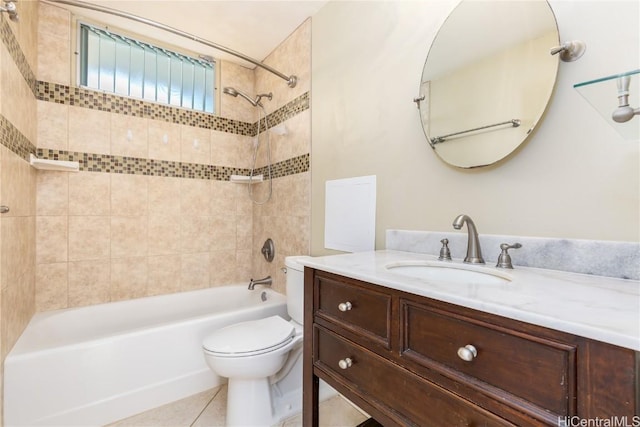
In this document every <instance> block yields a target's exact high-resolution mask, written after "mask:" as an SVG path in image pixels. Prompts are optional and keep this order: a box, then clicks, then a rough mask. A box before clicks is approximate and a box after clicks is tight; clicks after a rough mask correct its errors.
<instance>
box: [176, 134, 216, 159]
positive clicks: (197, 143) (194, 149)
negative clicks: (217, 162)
mask: <svg viewBox="0 0 640 427" xmlns="http://www.w3.org/2000/svg"><path fill="white" fill-rule="evenodd" d="M210 157H211V131H210V130H209V129H203V128H197V127H193V126H186V125H182V126H181V155H180V158H181V159H182V161H183V162H186V163H199V164H205V165H206V164H209V160H210Z"/></svg>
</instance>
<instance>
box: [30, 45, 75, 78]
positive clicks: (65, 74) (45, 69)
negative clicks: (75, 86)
mask: <svg viewBox="0 0 640 427" xmlns="http://www.w3.org/2000/svg"><path fill="white" fill-rule="evenodd" d="M69 43H70V39H69V38H68V37H57V36H55V35H52V34H41V35H40V36H39V37H38V71H37V75H38V79H40V80H43V81H46V82H54V83H59V84H62V85H70V84H71V62H70V61H69V52H70V49H71V47H70V44H69Z"/></svg>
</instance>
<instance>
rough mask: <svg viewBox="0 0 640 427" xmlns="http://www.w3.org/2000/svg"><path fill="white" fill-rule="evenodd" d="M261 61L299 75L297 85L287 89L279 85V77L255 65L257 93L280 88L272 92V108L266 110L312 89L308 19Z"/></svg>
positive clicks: (309, 22)
mask: <svg viewBox="0 0 640 427" xmlns="http://www.w3.org/2000/svg"><path fill="white" fill-rule="evenodd" d="M264 63H265V64H268V65H270V66H272V67H274V68H275V69H278V70H294V71H290V72H291V73H293V74H295V75H296V77H297V78H298V80H297V84H296V87H294V88H287V87H286V86H282V82H283V80H282V79H280V78H279V77H278V76H276V75H274V74H271V73H269V72H267V71H266V70H263V69H261V68H256V72H255V79H256V84H255V87H256V90H257V91H258V92H265V91H269V90H270V88H274V87H277V88H280V87H283V89H282V90H277V91H274V92H273V100H272V101H271V103H270V105H273V107H272V108H269V109H267V111H268V112H271V111H274V110H276V109H277V108H279V107H282V106H283V105H284V104H286V103H287V102H289V101H290V100H292V99H295V98H297V97H298V96H300V95H302V94H304V93H305V92H308V91H309V90H310V88H311V19H307V20H306V21H305V22H303V23H302V24H301V25H300V26H299V27H298V28H297V29H296V31H294V32H293V33H291V34H290V35H289V36H288V37H287V39H286V40H285V41H283V42H282V43H281V44H280V45H279V46H278V47H277V48H276V49H275V50H274V51H273V52H271V53H270V54H269V55H268V56H267V57H266V58H265V59H264Z"/></svg>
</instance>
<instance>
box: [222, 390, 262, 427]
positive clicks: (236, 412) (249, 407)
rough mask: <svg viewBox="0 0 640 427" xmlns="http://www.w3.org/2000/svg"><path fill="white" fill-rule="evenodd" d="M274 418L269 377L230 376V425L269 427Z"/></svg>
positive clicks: (228, 407)
mask: <svg viewBox="0 0 640 427" xmlns="http://www.w3.org/2000/svg"><path fill="white" fill-rule="evenodd" d="M272 419H273V414H272V409H271V399H270V385H269V379H268V378H257V379H241V378H229V384H228V386H227V423H226V425H227V426H228V427H247V426H255V427H262V426H265V427H268V426H270V425H271V422H272Z"/></svg>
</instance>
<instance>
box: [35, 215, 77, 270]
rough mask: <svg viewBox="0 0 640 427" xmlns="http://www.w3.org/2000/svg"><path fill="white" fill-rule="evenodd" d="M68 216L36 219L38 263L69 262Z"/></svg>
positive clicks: (39, 217)
mask: <svg viewBox="0 0 640 427" xmlns="http://www.w3.org/2000/svg"><path fill="white" fill-rule="evenodd" d="M67 218H68V217H67V216H66V215H65V216H38V217H36V263H37V264H48V263H54V262H67V260H68V257H67V248H68V243H69V232H68V227H67Z"/></svg>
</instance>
